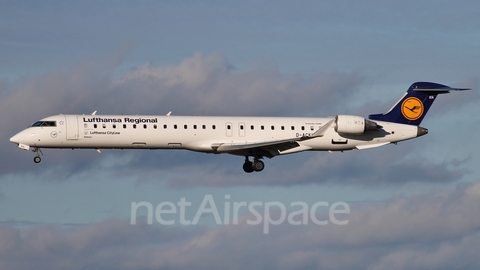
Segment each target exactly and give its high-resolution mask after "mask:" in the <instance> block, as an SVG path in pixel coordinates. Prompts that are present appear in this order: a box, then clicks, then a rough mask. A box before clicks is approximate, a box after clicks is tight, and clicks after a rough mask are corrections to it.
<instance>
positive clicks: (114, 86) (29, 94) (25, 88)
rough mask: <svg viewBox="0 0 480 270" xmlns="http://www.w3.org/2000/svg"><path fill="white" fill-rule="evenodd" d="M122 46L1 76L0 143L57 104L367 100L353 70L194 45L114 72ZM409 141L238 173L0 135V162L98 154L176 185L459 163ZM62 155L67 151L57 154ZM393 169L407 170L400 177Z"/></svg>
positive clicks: (354, 103) (450, 174) (220, 164)
mask: <svg viewBox="0 0 480 270" xmlns="http://www.w3.org/2000/svg"><path fill="white" fill-rule="evenodd" d="M127 47H128V46H126V48H125V49H122V50H120V51H119V52H116V53H114V54H113V55H112V56H111V57H110V58H108V59H104V60H93V59H91V58H86V59H84V60H82V61H80V62H79V63H78V64H77V65H74V66H72V67H70V68H66V69H64V70H53V71H51V72H48V73H46V74H43V75H41V76H38V77H35V78H26V79H23V80H20V81H18V82H15V83H12V84H10V85H3V86H2V87H1V88H0V89H1V90H2V96H3V98H2V99H1V100H0V113H1V114H2V115H11V116H14V117H2V118H0V124H1V125H2V126H4V127H7V128H5V129H2V130H1V131H0V140H1V141H3V142H4V143H6V144H8V143H7V142H8V138H9V137H10V136H12V135H13V134H15V133H16V132H18V131H20V130H21V129H23V128H24V127H25V126H26V125H28V124H30V123H33V122H34V121H36V120H38V119H39V118H43V117H46V116H48V115H53V114H59V113H76V114H82V113H85V114H89V113H90V112H92V111H95V110H97V111H98V113H99V114H156V115H162V114H166V113H167V112H168V111H173V114H174V115H177V114H178V115H272V116H326V115H335V114H338V113H349V114H355V111H356V110H357V109H358V110H359V111H360V112H363V111H366V110H367V109H365V108H369V109H371V104H370V103H369V101H367V100H368V98H365V97H363V98H362V95H361V94H360V93H359V92H358V91H357V90H358V89H359V88H360V87H361V86H362V84H363V81H364V78H363V77H362V76H361V75H359V74H357V73H335V72H334V73H328V74H322V73H318V74H314V75H310V76H302V75H301V74H293V75H286V74H282V73H280V72H279V70H278V68H277V67H276V66H275V65H274V64H272V63H268V62H262V61H260V62H258V63H256V64H255V65H252V66H251V67H249V68H247V69H245V70H237V69H236V68H235V67H234V65H232V64H231V63H229V61H228V60H227V59H226V57H225V56H224V55H222V54H220V53H214V54H211V55H204V54H201V53H196V54H194V55H193V56H192V57H190V58H187V59H185V60H184V61H182V62H181V63H179V64H178V65H170V66H154V65H152V64H145V65H141V66H138V67H135V68H132V69H131V70H128V71H127V72H125V73H124V74H123V75H122V76H120V77H117V76H114V74H116V70H117V68H119V66H120V65H121V64H122V63H123V60H122V59H123V58H124V55H125V54H126V52H127V51H128V48H127ZM400 94H401V93H399V95H400ZM460 101H462V100H460ZM352 108H355V109H352ZM409 145H411V143H408V144H407V143H405V144H402V147H401V148H402V150H398V149H395V150H393V149H394V148H392V147H390V148H388V151H387V150H385V151H377V150H374V151H375V152H373V153H378V154H372V151H371V150H369V151H365V153H363V151H361V152H362V153H357V152H356V151H355V152H347V153H344V154H343V155H339V154H338V153H335V154H327V153H315V155H313V154H299V155H295V158H294V157H288V158H287V157H277V158H275V159H274V161H268V162H267V166H268V167H267V170H268V171H270V172H269V173H268V174H265V173H266V171H265V172H262V177H260V176H258V175H255V174H254V175H249V177H248V179H245V174H244V173H243V171H242V170H241V164H242V163H243V160H242V158H240V159H239V158H238V157H237V158H234V157H228V158H227V157H225V155H222V156H220V157H219V156H214V155H202V156H200V154H198V153H191V152H188V153H178V152H174V151H154V152H150V151H130V150H128V151H127V150H125V151H113V152H110V151H108V150H105V151H103V153H102V154H101V155H98V154H97V153H96V152H94V151H91V150H80V151H74V152H71V151H65V150H63V151H61V150H44V153H45V154H46V158H44V159H43V161H42V163H41V164H40V165H38V164H33V162H31V161H30V159H31V158H32V157H33V155H31V154H30V155H29V154H28V153H26V152H23V151H19V150H18V149H15V147H14V146H13V144H8V146H9V147H8V148H6V150H5V152H4V153H5V155H7V156H9V157H11V158H10V159H9V160H8V161H7V162H5V163H2V164H1V165H0V171H1V172H2V173H4V174H5V173H16V174H22V173H34V174H35V175H56V177H55V179H67V178H69V177H71V176H74V175H77V174H82V173H83V172H85V171H92V170H102V169H105V168H106V167H104V165H102V164H105V162H107V163H108V164H109V165H108V168H110V169H114V171H115V173H120V172H122V174H123V175H126V174H138V175H141V176H139V178H141V179H142V181H145V180H148V179H157V177H156V176H155V175H158V173H161V174H162V175H169V179H170V180H169V183H170V185H171V186H177V187H181V186H192V185H194V186H196V185H207V186H210V185H220V186H230V185H259V184H260V185H262V184H268V185H270V184H276V185H291V184H299V183H312V182H315V183H324V182H329V181H331V182H338V183H362V184H378V183H387V184H389V183H396V184H398V183H405V182H409V181H430V182H450V181H454V180H457V179H459V178H461V177H462V175H463V174H464V173H465V172H463V171H462V170H461V169H457V166H451V164H450V162H451V161H445V163H444V164H435V163H432V162H431V161H428V160H420V159H407V158H404V157H403V156H405V155H406V154H408V151H410V150H411V148H409ZM67 155H68V157H69V158H65V157H66V156H67ZM60 160H61V162H59V161H60ZM285 168H287V170H285ZM187 171H188V172H190V173H186V172H187ZM401 171H409V172H411V173H410V175H409V176H408V177H403V178H402V177H400V174H399V173H398V172H401ZM192 173H193V174H192ZM192 175H194V177H193V176H192ZM259 178H262V179H259Z"/></svg>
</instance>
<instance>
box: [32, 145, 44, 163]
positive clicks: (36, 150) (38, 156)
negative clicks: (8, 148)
mask: <svg viewBox="0 0 480 270" xmlns="http://www.w3.org/2000/svg"><path fill="white" fill-rule="evenodd" d="M32 151H33V152H34V153H35V154H36V156H35V157H34V158H33V162H35V163H40V161H42V158H41V157H40V154H42V155H43V153H42V150H40V148H38V147H34V148H33V150H32Z"/></svg>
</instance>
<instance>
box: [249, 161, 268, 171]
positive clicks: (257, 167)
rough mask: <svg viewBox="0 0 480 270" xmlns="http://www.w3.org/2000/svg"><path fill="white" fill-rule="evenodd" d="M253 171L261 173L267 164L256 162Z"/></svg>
mask: <svg viewBox="0 0 480 270" xmlns="http://www.w3.org/2000/svg"><path fill="white" fill-rule="evenodd" d="M252 167H253V170H254V171H256V172H261V171H263V169H264V168H265V163H263V161H261V160H255V161H254V162H253V164H252Z"/></svg>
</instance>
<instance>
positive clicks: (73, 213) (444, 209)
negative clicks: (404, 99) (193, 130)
mask: <svg viewBox="0 0 480 270" xmlns="http://www.w3.org/2000/svg"><path fill="white" fill-rule="evenodd" d="M479 11H480V3H478V1H455V2H453V1H433V0H426V1H410V0H406V1H401V2H398V1H397V2H392V1H361V2H360V1H300V2H299V1H296V2H292V1H268V0H267V1H76V2H74V1H0V115H1V117H0V125H1V126H2V129H0V148H1V150H2V162H1V164H0V269H29V268H35V269H186V268H205V269H207V268H208V269H254V268H257V269H258V268H262V269H359V268H363V269H386V268H388V269H426V268H428V269H453V268H462V269H477V267H478V265H479V264H480V258H479V257H478V249H479V248H480V218H479V213H480V168H479V167H478V164H479V163H480V156H479V155H478V152H479V151H478V150H479V149H480V143H479V142H478V140H476V138H477V134H479V132H480V116H479V114H478V105H477V104H479V101H480V93H479V90H478V89H479V88H480V67H479V65H478V63H479V59H480V50H479V48H480V47H479V45H480V18H479V17H478V13H479ZM416 81H432V82H437V83H441V84H445V85H449V86H452V87H465V88H472V90H471V91H465V92H461V93H451V94H448V95H441V96H439V97H438V98H437V101H436V102H435V104H434V105H433V106H432V108H431V109H430V111H429V112H428V115H427V116H426V117H425V118H424V120H423V122H422V126H423V127H426V128H428V129H429V134H428V135H426V136H423V137H421V138H417V139H415V140H410V141H405V142H401V143H398V144H397V145H387V146H384V147H380V148H375V149H368V150H362V151H345V152H343V153H340V152H335V153H328V152H304V153H298V154H295V155H286V156H281V157H275V158H273V159H267V160H265V164H266V168H265V170H264V171H263V172H261V173H253V174H246V173H244V172H243V170H242V164H243V161H244V160H243V157H237V156H231V155H209V154H203V153H196V152H188V151H183V150H179V151H175V150H168V151H167V150H156V151H150V150H102V152H101V153H97V152H96V151H94V150H73V151H72V150H66V149H64V150H51V149H43V156H42V162H41V163H40V164H35V163H34V162H33V160H32V159H33V157H34V154H33V153H30V152H27V151H23V150H21V149H18V148H17V147H16V146H15V145H14V144H12V143H11V142H9V138H10V137H11V136H13V135H14V134H16V133H17V132H19V131H21V130H22V129H24V128H26V127H27V126H28V125H30V124H32V123H34V122H36V121H37V120H39V119H41V118H44V117H47V116H50V115H55V114H60V113H64V114H90V113H92V112H93V111H98V114H134V115H137V114H138V115H142V114H149V115H165V114H167V113H168V112H169V111H172V114H173V115H232V116H256V115H259V116H288V117H291V116H308V117H325V116H332V115H337V114H352V115H359V116H363V117H366V116H368V115H369V114H372V113H381V112H385V111H387V110H388V109H389V108H390V107H391V106H392V105H393V104H394V103H395V102H396V101H397V100H398V99H399V98H400V97H401V96H402V95H403V94H404V92H405V91H406V90H407V89H408V87H409V86H410V85H411V84H412V83H414V82H416ZM182 201H183V202H184V203H182ZM139 202H143V203H144V204H145V205H150V206H151V207H152V209H153V210H152V212H151V213H149V210H148V207H147V206H144V207H139V208H138V211H137V212H133V210H132V209H134V207H133V205H134V204H135V203H139ZM185 202H186V203H187V204H188V203H189V204H190V205H189V206H188V207H187V206H184V209H183V210H180V208H181V206H180V205H182V204H184V205H185ZM339 203H343V205H345V204H346V205H347V206H348V207H347V208H348V209H347V208H346V207H344V206H339V207H336V206H338V204H339ZM235 205H237V206H239V205H245V206H243V208H242V207H240V208H238V209H237V210H238V211H237V213H235V211H234V208H235ZM300 205H303V206H306V208H301V207H300ZM213 206H215V209H216V210H218V213H219V215H218V217H219V219H220V220H217V216H216V215H215V211H214V207H213ZM249 207H251V208H249ZM252 209H253V210H252ZM174 210H177V211H176V212H175V213H172V212H173V211H174ZM200 210H203V211H200ZM335 210H336V211H338V213H337V214H333V215H332V214H331V211H335ZM347 210H348V211H347ZM162 211H163V212H162ZM169 211H170V212H169ZM182 211H183V216H182V213H181V212H182ZM305 211H307V212H305ZM342 211H343V212H342ZM305 213H307V214H305ZM312 213H313V216H312ZM150 214H151V215H150ZM149 215H150V216H149ZM159 216H160V217H161V219H159V218H158V217H159ZM292 216H294V217H293V218H292V219H290V218H291V217H292ZM149 217H150V218H151V220H149ZM332 217H333V218H332ZM282 218H283V220H282ZM185 220H188V221H190V224H186V223H185V222H182V221H185ZM194 220H195V221H198V222H193V221H194ZM336 220H337V221H344V222H345V221H347V224H344V225H340V224H336V222H335V221H336ZM163 221H171V222H172V223H173V224H170V225H169V224H164V223H165V222H163ZM219 221H220V222H219ZM256 221H261V222H256ZM317 221H326V222H327V224H323V223H322V222H317ZM192 223H195V224H192ZM252 223H255V224H252ZM299 223H300V224H299ZM317 223H322V224H317Z"/></svg>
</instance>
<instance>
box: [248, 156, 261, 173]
mask: <svg viewBox="0 0 480 270" xmlns="http://www.w3.org/2000/svg"><path fill="white" fill-rule="evenodd" d="M264 168H265V163H263V161H261V160H260V159H258V158H254V159H253V162H252V161H250V160H249V159H248V156H246V157H245V163H243V171H245V172H246V173H251V172H261V171H263V169H264Z"/></svg>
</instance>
